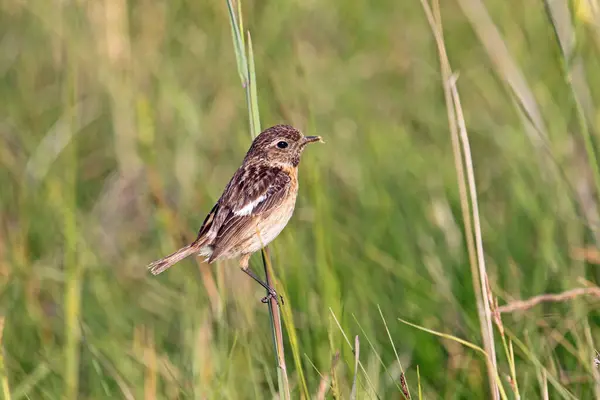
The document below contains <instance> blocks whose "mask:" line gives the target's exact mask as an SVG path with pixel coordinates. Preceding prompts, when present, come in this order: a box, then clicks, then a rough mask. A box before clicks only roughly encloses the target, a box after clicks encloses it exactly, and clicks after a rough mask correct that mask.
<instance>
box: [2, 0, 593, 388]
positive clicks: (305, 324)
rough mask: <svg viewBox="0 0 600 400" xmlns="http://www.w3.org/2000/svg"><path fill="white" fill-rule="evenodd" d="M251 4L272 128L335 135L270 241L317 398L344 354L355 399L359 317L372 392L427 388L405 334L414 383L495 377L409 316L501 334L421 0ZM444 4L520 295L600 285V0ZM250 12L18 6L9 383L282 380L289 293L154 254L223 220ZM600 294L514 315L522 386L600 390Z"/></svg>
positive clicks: (135, 2)
mask: <svg viewBox="0 0 600 400" xmlns="http://www.w3.org/2000/svg"><path fill="white" fill-rule="evenodd" d="M242 11H243V15H244V27H245V28H246V29H248V30H250V31H251V33H252V39H253V43H254V55H255V62H256V71H257V72H256V73H257V80H258V95H259V103H260V112H261V119H262V125H263V127H267V126H270V125H274V124H276V123H289V124H292V125H294V126H296V127H298V128H300V129H301V130H302V131H303V132H304V133H305V134H310V135H313V134H318V135H321V136H323V138H324V139H325V141H326V142H327V143H326V144H325V145H320V146H315V147H311V148H310V149H309V151H307V152H306V153H305V155H304V157H303V160H302V164H301V166H300V194H299V197H298V204H297V208H296V213H295V215H294V217H293V219H292V221H291V222H290V224H289V225H288V227H287V228H286V229H285V230H284V232H283V233H282V234H281V235H280V237H279V238H278V239H277V240H275V242H274V243H273V245H272V246H270V247H271V251H272V255H273V263H274V268H275V271H276V275H277V277H278V279H279V280H280V285H281V286H280V287H281V290H284V291H285V306H286V307H289V309H290V310H291V312H292V313H293V321H294V325H295V333H296V335H297V339H298V342H297V344H296V347H295V348H296V349H297V351H298V352H299V354H300V360H299V361H300V365H301V367H302V371H303V373H304V376H305V378H306V382H307V386H308V390H309V392H310V393H311V396H312V395H313V394H315V396H316V393H317V390H318V386H319V383H320V381H321V376H320V374H321V375H325V374H328V373H329V372H330V369H331V363H332V361H331V360H332V357H333V356H334V354H335V352H336V351H338V350H339V351H340V353H341V358H340V362H339V363H338V364H337V366H336V368H335V373H334V377H335V379H334V388H333V389H332V390H330V391H329V393H328V395H327V396H328V397H327V398H333V396H334V395H335V393H338V394H339V395H338V398H348V396H349V392H350V388H351V385H352V378H353V376H354V356H353V354H352V348H351V347H350V346H349V345H348V344H347V343H346V341H345V340H344V337H343V335H342V331H341V330H340V328H339V327H338V325H337V324H336V322H335V320H334V318H333V316H334V315H335V317H336V318H337V319H338V321H339V323H340V325H341V327H342V328H343V331H344V333H345V334H346V335H347V336H348V338H350V340H351V341H352V343H353V338H354V336H355V335H359V337H360V340H361V352H360V359H361V361H362V363H363V366H364V371H360V372H359V374H358V391H359V393H358V394H359V398H379V399H399V398H402V397H401V396H402V394H401V393H400V390H399V380H400V367H399V365H398V361H397V358H396V355H395V351H396V352H397V353H398V356H399V359H400V361H401V362H402V367H403V368H404V371H405V372H406V380H407V382H408V386H409V388H410V390H411V394H412V396H413V397H415V398H416V396H417V394H416V392H417V384H418V382H419V379H418V377H417V368H418V371H419V375H420V384H421V387H422V391H423V398H426V399H435V398H445V399H461V398H473V399H474V398H489V397H490V392H489V383H488V379H487V374H486V368H485V362H484V359H483V357H482V356H481V354H479V353H477V352H476V351H474V350H472V349H469V348H467V347H465V346H462V345H460V344H458V343H457V342H455V341H452V340H447V339H442V338H439V337H437V336H435V335H432V334H429V333H426V332H422V331H419V330H417V329H415V328H413V327H410V326H408V325H405V324H403V323H401V322H400V321H398V318H402V319H405V320H408V321H411V322H414V323H416V324H419V325H421V326H424V327H427V328H430V329H434V330H437V331H440V332H444V333H448V334H452V335H455V336H457V337H460V338H462V339H464V340H466V341H468V342H471V343H474V344H477V345H480V346H481V343H482V340H481V332H480V328H479V322H478V316H477V303H476V301H475V290H474V287H473V283H472V278H471V269H470V266H469V258H468V253H467V247H466V244H465V239H464V238H465V234H464V227H463V217H462V213H461V207H460V195H459V189H458V184H457V174H456V171H455V167H454V165H455V164H454V157H453V153H452V144H451V136H450V130H449V125H448V118H447V114H446V113H447V111H446V104H445V101H444V92H443V84H444V81H443V79H442V77H441V75H440V66H439V65H440V64H439V60H438V54H437V50H436V44H435V41H434V37H433V34H432V32H431V29H430V26H429V25H428V23H427V19H426V17H425V13H424V11H423V7H422V5H421V3H420V2H419V0H406V1H393V0H386V1H378V2H371V1H365V0H354V1H341V0H339V1H323V2H317V1H287V2H280V1H250V0H246V1H244V3H243V7H242ZM441 15H442V19H443V23H444V34H445V41H446V46H447V51H448V56H449V59H450V62H451V64H452V67H453V69H454V71H456V72H458V73H459V74H460V75H459V79H458V81H457V85H458V91H459V94H460V96H461V101H462V106H463V109H464V113H465V120H466V124H467V129H468V132H469V138H470V141H471V150H472V157H473V164H474V169H475V179H476V183H477V192H478V197H479V211H480V216H481V229H482V234H483V246H484V250H485V260H486V264H487V270H488V274H489V281H490V287H491V288H492V291H493V294H494V296H496V297H498V298H499V300H498V301H499V304H500V305H503V304H505V303H510V302H511V301H514V300H517V299H526V298H529V297H531V296H536V295H540V294H543V293H558V292H562V291H565V290H570V289H574V288H580V287H590V288H593V287H595V286H594V285H595V284H596V283H598V280H599V278H600V276H599V274H598V266H597V264H596V263H598V262H600V256H599V255H598V253H597V250H595V249H596V248H597V242H598V239H599V237H598V223H599V221H600V217H599V212H598V184H599V183H600V179H599V178H598V163H597V159H596V151H597V135H598V132H599V131H598V129H599V128H600V89H599V88H600V63H599V61H600V58H599V55H600V5H599V4H598V3H597V2H596V1H595V0H587V1H586V0H579V1H572V2H570V1H567V0H552V1H548V2H547V3H546V2H544V1H542V0H524V1H521V2H517V1H506V0H449V1H443V2H442V7H441ZM230 29H231V28H230V25H229V15H228V12H227V6H226V3H225V2H224V1H212V0H211V1H188V0H172V1H168V2H167V1H150V0H130V1H127V0H105V1H102V0H99V1H87V2H86V1H73V0H60V1H59V0H52V1H49V0H5V1H3V2H2V3H0V163H1V166H0V315H1V316H2V318H0V322H3V325H4V329H3V335H2V347H3V355H4V357H3V358H1V359H0V361H1V362H0V373H1V374H0V380H1V382H0V383H1V385H2V390H1V392H2V393H3V396H4V398H12V399H20V398H28V399H63V398H66V399H104V398H125V399H142V398H144V399H176V398H181V399H184V398H198V399H250V398H273V397H275V396H277V394H276V392H277V376H276V370H275V366H274V359H273V349H272V343H271V333H270V327H269V319H268V318H269V317H268V312H267V308H266V307H265V306H264V305H263V304H261V303H260V301H259V299H260V298H261V297H262V296H264V291H263V290H261V288H260V287H259V286H258V285H256V284H255V283H253V282H252V281H251V280H249V279H248V278H247V277H246V276H245V275H244V274H242V273H241V272H240V271H239V269H238V267H237V264H236V261H231V262H223V263H219V264H216V265H211V266H207V265H205V264H202V263H201V262H199V261H195V260H186V261H185V262H183V263H181V264H180V265H177V266H176V267H175V268H173V269H171V270H169V271H168V272H166V273H164V274H162V275H160V276H158V277H153V276H150V275H149V274H148V273H147V271H146V269H145V266H146V264H148V263H149V262H150V261H153V260H154V259H156V258H159V257H161V256H163V255H166V254H168V253H170V252H172V251H173V250H175V249H176V248H178V247H179V246H181V245H183V244H184V243H186V241H188V240H190V239H193V238H194V237H195V234H196V232H197V229H198V228H199V227H200V224H201V223H202V221H203V219H204V217H205V215H206V213H207V212H208V211H209V210H210V209H211V207H212V205H213V203H214V201H215V200H216V199H217V198H218V197H219V195H220V194H221V191H222V190H223V188H224V186H225V184H226V183H227V181H228V179H229V178H230V176H231V175H232V174H233V172H234V171H235V169H236V168H237V167H238V166H239V164H240V162H241V160H242V158H243V156H244V154H245V151H246V150H247V148H248V146H249V143H250V135H249V130H248V116H247V112H246V104H245V95H244V91H243V89H242V87H241V85H240V81H239V77H238V74H237V67H236V61H235V53H234V49H233V45H232V37H231V30H230ZM251 263H252V265H253V268H254V270H255V271H257V272H260V273H261V274H262V266H261V262H260V257H259V256H255V257H253V259H252V261H251ZM598 306H599V302H598V300H597V299H595V298H594V297H593V296H579V297H577V298H574V299H569V300H567V301H564V302H558V303H544V304H541V305H538V306H536V307H533V308H530V309H527V310H525V311H517V312H514V313H505V314H502V321H503V324H504V329H505V330H506V334H507V335H508V336H510V337H511V338H513V339H515V342H514V343H515V345H514V353H515V356H514V357H515V369H516V377H517V380H518V385H519V390H520V395H521V397H522V398H525V399H532V398H542V397H543V396H544V392H545V391H546V390H547V391H548V396H549V398H582V399H583V398H598V397H599V396H600V381H599V377H598V371H597V368H596V367H595V366H594V363H593V358H594V356H595V354H596V353H595V349H596V348H597V342H598V340H600V337H599V335H600V326H599V325H598V321H599V315H598ZM378 307H380V309H381V313H380V311H379V310H378ZM384 321H385V323H387V326H388V328H389V332H390V336H391V338H392V339H393V342H392V341H390V338H389V337H388V334H387V332H386V329H385V324H384ZM0 325H1V324H0ZM288 328H289V326H288ZM495 335H496V349H497V354H498V370H499V375H500V379H501V381H502V383H503V385H504V387H505V389H506V390H507V392H508V396H509V398H515V397H516V395H515V394H514V390H513V389H511V384H510V382H509V378H508V376H509V375H510V367H509V362H508V357H507V356H506V354H505V352H504V351H503V347H502V342H501V340H500V335H499V333H498V330H496V331H495ZM287 338H288V335H287V334H286V340H287ZM517 341H518V343H519V345H517ZM286 343H287V347H286V359H287V365H288V369H289V376H290V382H291V385H292V398H300V395H301V384H300V381H299V374H298V372H299V371H298V368H297V364H296V363H295V362H294V358H293V357H292V352H291V348H292V346H291V344H290V343H289V341H288V342H286ZM512 387H513V388H514V385H513V386H512Z"/></svg>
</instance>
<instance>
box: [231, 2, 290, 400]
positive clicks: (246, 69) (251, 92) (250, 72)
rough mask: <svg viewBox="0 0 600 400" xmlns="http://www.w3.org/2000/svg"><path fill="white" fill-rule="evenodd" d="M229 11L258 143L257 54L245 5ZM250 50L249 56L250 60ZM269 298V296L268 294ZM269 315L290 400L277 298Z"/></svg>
mask: <svg viewBox="0 0 600 400" xmlns="http://www.w3.org/2000/svg"><path fill="white" fill-rule="evenodd" d="M227 8H228V10H229V21H230V23H231V34H232V36H233V47H234V49H235V56H236V61H237V67H238V73H239V75H240V80H241V82H242V87H243V88H244V91H245V94H246V105H247V108H248V120H249V125H250V135H251V136H252V138H253V139H254V138H255V137H256V136H257V135H258V134H259V133H260V130H261V128H260V114H259V110H258V94H257V88H256V74H255V69H254V52H253V50H252V38H251V36H250V32H248V44H247V46H246V43H245V42H244V35H243V32H244V26H243V20H242V12H241V2H238V3H237V9H236V8H234V6H233V4H232V1H231V0H227ZM246 47H247V49H248V50H247V51H248V55H247V56H246ZM262 260H263V266H264V270H265V277H266V281H267V285H268V286H269V287H272V288H274V287H275V279H274V278H273V270H272V264H271V258H270V255H269V250H268V248H267V247H264V248H263V250H262ZM267 295H268V293H267ZM269 315H270V321H271V333H272V335H273V349H274V351H275V362H276V365H277V381H278V385H279V395H280V396H281V397H282V398H283V399H284V400H288V399H290V385H289V379H288V376H287V368H286V364H285V351H284V347H283V328H282V324H281V314H280V312H279V303H278V299H277V298H273V297H271V298H270V300H269Z"/></svg>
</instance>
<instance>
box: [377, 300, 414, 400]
mask: <svg viewBox="0 0 600 400" xmlns="http://www.w3.org/2000/svg"><path fill="white" fill-rule="evenodd" d="M377 309H378V310H379V315H380V316H381V320H382V321H383V326H385V331H386V333H387V335H388V338H389V339H390V343H391V345H392V349H394V355H395V356H396V361H398V366H399V367H400V372H402V374H403V375H405V373H404V368H402V363H401V362H400V356H399V355H398V351H397V350H396V345H395V344H394V340H393V339H392V334H391V333H390V330H389V329H388V325H387V322H386V321H385V318H384V316H383V312H382V311H381V307H380V306H379V304H377ZM407 389H408V385H407ZM408 397H409V398H410V390H408Z"/></svg>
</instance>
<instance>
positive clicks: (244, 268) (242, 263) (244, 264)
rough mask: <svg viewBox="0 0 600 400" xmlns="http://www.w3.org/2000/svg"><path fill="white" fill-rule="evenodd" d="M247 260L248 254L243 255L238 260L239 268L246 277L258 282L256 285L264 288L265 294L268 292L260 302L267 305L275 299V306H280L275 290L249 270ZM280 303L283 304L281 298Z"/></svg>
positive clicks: (248, 258)
mask: <svg viewBox="0 0 600 400" xmlns="http://www.w3.org/2000/svg"><path fill="white" fill-rule="evenodd" d="M249 260H250V254H245V255H243V256H242V258H241V259H240V267H241V269H242V271H244V273H246V275H248V276H249V277H250V278H252V279H254V280H255V281H256V282H258V284H260V286H262V287H264V288H265V289H266V290H267V292H269V294H268V295H267V296H265V297H263V298H262V299H261V302H263V303H268V302H269V300H271V299H275V301H276V302H277V305H280V304H279V297H278V296H277V292H276V291H275V289H273V288H272V287H271V286H269V285H268V284H267V283H265V282H264V281H263V280H261V279H260V278H259V277H258V276H256V274H255V273H254V272H253V271H252V270H251V269H250V266H249V265H248V261H249ZM281 303H282V304H283V297H282V298H281Z"/></svg>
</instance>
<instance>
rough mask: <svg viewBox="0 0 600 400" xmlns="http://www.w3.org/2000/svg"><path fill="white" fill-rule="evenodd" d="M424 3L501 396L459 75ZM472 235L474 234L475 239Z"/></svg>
mask: <svg viewBox="0 0 600 400" xmlns="http://www.w3.org/2000/svg"><path fill="white" fill-rule="evenodd" d="M421 3H422V5H423V9H424V10H425V14H426V16H427V20H428V22H429V25H430V27H431V31H432V33H433V35H434V38H435V41H436V44H437V49H438V54H439V59H440V68H441V72H442V78H443V81H444V96H445V99H446V105H447V111H448V123H449V127H450V133H451V139H452V148H453V152H454V159H455V166H456V172H457V176H458V179H457V181H458V188H459V192H460V199H461V210H462V215H463V220H464V225H465V237H466V241H467V249H468V254H469V261H470V266H471V276H472V279H473V289H474V291H475V297H476V302H477V311H478V314H479V323H480V329H481V335H482V339H483V345H484V348H485V351H486V353H487V354H488V357H487V358H486V359H487V362H488V365H487V372H488V379H489V382H490V387H491V392H492V396H493V399H494V400H497V399H498V398H499V397H500V393H499V389H498V384H497V382H496V376H498V373H497V367H496V350H495V345H494V333H493V329H492V321H491V310H490V306H489V303H488V302H487V301H486V300H487V297H488V296H487V286H486V283H485V277H486V275H487V274H486V270H485V260H484V257H483V244H482V236H481V227H480V222H479V211H478V207H477V190H476V188H475V178H474V173H473V163H472V160H471V153H470V146H469V141H468V136H467V132H466V124H465V121H464V117H463V115H462V108H461V105H460V98H459V96H458V91H457V89H456V85H455V83H456V76H455V75H453V74H452V69H451V67H450V62H449V60H448V55H447V52H446V46H445V43H444V37H443V28H442V19H441V15H440V9H439V2H438V1H437V0H434V1H433V7H432V6H430V5H429V3H428V2H427V1H426V0H421ZM461 143H462V149H461ZM463 156H464V158H463ZM463 163H464V165H463ZM465 167H466V168H465ZM465 170H466V171H465ZM466 182H467V183H468V188H469V194H470V197H471V206H472V210H471V208H470V207H469V199H468V194H467V183H466ZM470 210H471V211H472V218H473V220H471V212H470ZM473 237H475V242H474V240H473Z"/></svg>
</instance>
